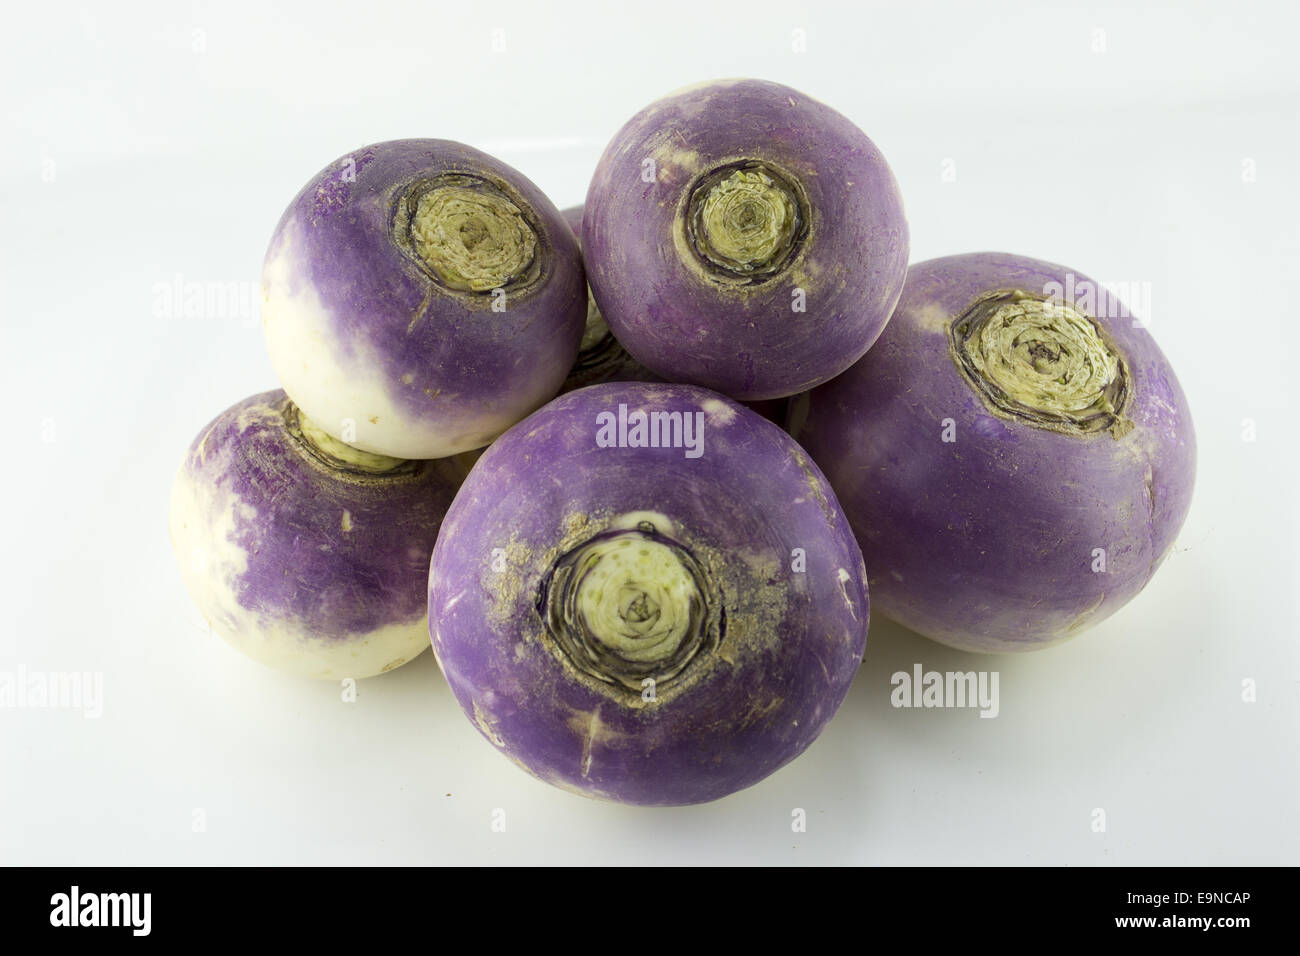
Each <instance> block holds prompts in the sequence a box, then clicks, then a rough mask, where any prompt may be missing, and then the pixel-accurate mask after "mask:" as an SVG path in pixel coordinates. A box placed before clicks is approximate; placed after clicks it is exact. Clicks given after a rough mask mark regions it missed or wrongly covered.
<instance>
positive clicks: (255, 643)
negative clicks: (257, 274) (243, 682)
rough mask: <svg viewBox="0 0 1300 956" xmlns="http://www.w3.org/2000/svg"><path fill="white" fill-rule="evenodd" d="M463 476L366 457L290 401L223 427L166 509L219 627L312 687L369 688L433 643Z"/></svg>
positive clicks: (204, 440)
mask: <svg viewBox="0 0 1300 956" xmlns="http://www.w3.org/2000/svg"><path fill="white" fill-rule="evenodd" d="M463 477H464V470H463V468H462V467H461V466H460V465H458V464H457V463H456V462H455V461H453V460H442V461H405V460H401V459H396V458H385V457H383V456H380V455H374V454H370V453H368V452H363V451H358V450H356V449H353V448H349V447H348V446H346V445H343V444H342V443H340V442H338V441H336V440H334V439H333V438H331V437H330V436H329V435H327V434H325V432H323V431H322V430H321V429H319V428H318V427H316V426H315V425H314V424H313V423H312V422H311V421H310V420H309V419H307V418H306V417H305V416H303V415H302V414H301V413H300V412H299V410H298V408H297V406H295V405H294V404H293V403H292V402H290V401H289V399H288V398H287V397H286V395H285V393H284V392H282V391H274V392H265V393H263V394H261V395H254V396H253V397H252V398H248V399H245V400H244V401H242V402H240V403H239V404H238V405H235V406H234V407H233V408H230V409H228V410H227V411H225V412H223V413H222V414H220V415H218V416H217V418H216V419H215V420H213V421H212V423H211V424H209V425H208V426H207V427H206V428H205V429H203V431H202V432H200V433H199V436H198V438H197V439H195V441H194V444H193V445H192V446H191V447H190V450H189V452H188V454H187V455H186V456H185V461H184V463H183V464H182V465H181V468H180V471H179V473H178V474H177V476H176V482H175V484H174V486H173V489H172V499H171V521H170V525H171V537H172V544H173V546H174V547H175V549H176V555H177V558H178V559H179V561H180V566H181V574H182V577H183V578H184V580H185V585H186V587H187V588H188V589H189V592H190V594H191V596H192V597H193V598H194V601H195V602H196V604H197V605H198V607H199V610H200V611H201V612H202V613H203V615H204V617H206V618H207V620H208V622H209V624H210V625H211V627H212V629H213V630H214V631H215V632H216V633H217V634H219V635H220V636H221V637H222V638H224V639H225V640H226V641H227V642H229V643H230V644H232V645H233V646H234V647H236V648H238V649H239V650H241V651H243V652H244V653H245V654H247V655H248V656H250V657H252V658H254V659H256V660H259V661H261V662H262V663H264V664H268V665H270V666H272V667H275V668H278V669H280V670H284V671H289V672H291V673H294V674H298V675H301V676H305V677H318V678H329V679H336V680H337V679H340V678H344V677H354V678H361V677H369V676H371V675H374V674H379V673H382V672H384V671H389V670H392V669H393V668H395V667H398V666H399V665H401V664H404V663H406V662H407V661H409V660H411V659H412V658H414V657H416V656H417V655H418V654H420V653H421V652H422V651H423V650H424V649H425V648H426V647H428V643H429V635H428V625H427V622H426V616H427V610H428V604H427V600H428V595H427V586H428V571H429V555H430V554H431V553H432V550H433V543H434V541H435V540H436V538H437V535H438V527H439V525H440V524H441V522H442V517H443V515H444V514H445V513H446V510H447V506H448V505H450V504H451V500H452V497H453V496H454V495H455V492H456V488H457V487H458V486H459V483H460V480H461V479H462V478H463Z"/></svg>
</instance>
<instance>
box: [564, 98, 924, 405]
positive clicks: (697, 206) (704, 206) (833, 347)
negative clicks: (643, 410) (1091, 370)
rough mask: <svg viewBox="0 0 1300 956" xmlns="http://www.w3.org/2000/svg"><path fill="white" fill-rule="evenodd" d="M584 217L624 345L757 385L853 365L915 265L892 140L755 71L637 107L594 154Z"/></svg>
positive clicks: (778, 391) (599, 297)
mask: <svg viewBox="0 0 1300 956" xmlns="http://www.w3.org/2000/svg"><path fill="white" fill-rule="evenodd" d="M647 180H648V181H647ZM582 229H583V248H584V252H585V255H586V264H587V280H588V282H589V283H590V285H591V289H592V293H593V294H594V296H595V299H596V302H597V303H598V304H599V307H600V310H601V312H602V313H603V314H604V316H605V318H606V320H607V321H608V322H609V326H610V328H611V329H612V330H613V331H614V334H615V335H616V336H618V339H619V341H620V342H622V343H623V345H624V346H625V347H626V348H627V350H628V351H629V352H630V353H632V355H633V356H634V357H636V358H637V359H638V360H639V361H640V362H641V363H643V364H644V365H645V366H646V367H647V368H649V369H650V370H651V371H653V372H656V373H657V374H659V375H661V376H663V377H664V378H665V379H667V380H669V381H674V382H688V383H691V384H695V385H702V386H705V387H708V388H712V389H716V390H718V391H720V392H723V393H725V394H727V395H729V396H731V397H732V398H735V399H739V400H744V401H749V400H759V399H768V398H782V397H785V396H788V395H793V394H796V393H798V392H801V391H804V390H806V389H808V388H811V387H813V386H814V385H818V384H820V383H822V382H825V381H827V380H828V379H830V378H832V377H833V376H835V375H838V374H839V373H840V372H842V371H844V370H845V369H846V368H848V367H849V366H850V365H852V364H853V363H854V362H855V361H856V360H857V359H858V358H860V357H861V356H862V354H863V353H864V352H866V351H867V349H868V348H870V347H871V344H872V343H873V342H874V341H875V340H876V338H877V336H879V335H880V331H881V329H883V328H884V327H885V323H886V322H887V321H888V320H889V316H890V313H891V311H892V310H893V308H894V304H895V302H897V300H898V295H899V292H900V290H901V289H902V285H903V278H904V275H905V273H906V271H907V254H908V228H907V221H906V218H905V217H904V214H903V203H902V198H901V197H900V195H899V192H898V185H897V183H896V182H895V181H894V176H893V174H892V173H891V172H890V169H889V166H888V165H887V164H886V162H885V159H884V157H883V156H882V155H881V154H880V151H879V150H877V149H876V147H875V146H874V145H873V144H872V142H871V140H869V139H868V138H867V137H866V135H865V134H864V133H863V132H862V131H861V130H859V129H858V128H857V127H856V126H854V125H853V124H852V123H851V122H850V121H849V120H848V119H846V118H845V117H844V116H842V115H841V114H839V113H837V112H835V111H834V110H832V109H831V108H830V107H828V106H825V105H823V104H822V103H819V102H817V101H816V100H813V99H811V98H810V97H807V96H805V95H803V94H802V93H799V92H797V91H795V90H792V89H790V88H789V87H786V86H780V85H778V84H776V83H768V82H763V81H759V80H729V81H722V82H716V83H709V84H705V85H703V86H698V87H693V88H689V89H687V90H684V91H680V92H678V93H675V94H672V95H670V96H668V97H666V98H665V99H662V100H659V101H658V102H656V103H653V104H651V105H650V106H648V107H647V108H645V109H644V110H642V111H641V112H640V113H638V114H637V115H636V116H634V117H633V118H632V119H631V120H630V121H629V122H628V123H627V124H626V125H625V126H624V127H623V128H622V129H621V130H620V131H619V132H618V133H617V135H615V137H614V139H613V141H612V142H611V143H610V144H609V146H608V147H607V148H606V150H605V153H604V155H603V156H602V158H601V160H600V163H599V165H598V166H597V168H596V173H595V176H594V177H593V179H592V182H591V186H590V188H589V190H588V192H587V203H586V209H585V215H584V217H583V227H582ZM710 237H711V238H710ZM715 240H716V241H715Z"/></svg>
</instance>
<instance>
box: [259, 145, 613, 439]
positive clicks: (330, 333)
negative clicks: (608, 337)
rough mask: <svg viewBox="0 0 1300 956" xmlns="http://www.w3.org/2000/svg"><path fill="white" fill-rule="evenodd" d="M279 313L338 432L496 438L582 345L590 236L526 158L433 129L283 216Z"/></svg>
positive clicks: (364, 156) (272, 327)
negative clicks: (581, 238)
mask: <svg viewBox="0 0 1300 956" xmlns="http://www.w3.org/2000/svg"><path fill="white" fill-rule="evenodd" d="M263 286H264V293H265V304H264V308H263V327H264V330H265V333H266V343H267V347H268V349H269V350H270V353H271V361H272V364H273V365H274V367H275V371H276V374H277V375H278V376H279V379H280V383H281V384H282V385H283V386H284V389H285V391H286V392H288V393H289V396H290V397H291V398H292V399H293V401H294V402H295V403H296V404H297V405H298V406H299V407H300V408H302V410H303V412H304V413H305V414H307V415H308V416H310V417H311V419H312V420H313V421H315V422H316V423H317V425H318V426H319V427H320V428H322V429H324V430H325V431H326V432H327V433H328V434H330V435H331V436H333V437H334V438H337V439H340V440H342V441H344V442H346V443H348V444H349V445H352V446H354V447H356V448H359V449H362V450H364V451H370V452H374V453H376V454H382V455H389V456H396V457H400V458H441V457H444V456H449V455H454V454H457V453H458V452H462V451H467V450H469V449H472V448H478V447H481V446H483V445H486V444H487V443H488V442H489V441H491V440H492V439H493V438H494V437H495V436H496V435H498V434H500V433H501V432H502V431H504V430H505V429H506V428H508V427H509V426H510V425H512V424H513V423H514V422H516V421H518V420H519V419H520V418H522V417H524V416H525V415H527V414H528V413H529V412H531V411H532V410H533V409H535V408H537V407H538V406H540V405H542V404H543V403H544V402H546V401H547V400H548V399H549V398H551V396H553V395H554V394H555V393H556V391H557V390H558V389H559V387H560V384H561V383H562V382H563V381H564V377H565V375H566V374H567V373H568V370H569V368H570V367H571V366H572V365H573V361H574V358H575V357H576V356H577V354H578V342H579V340H580V339H581V338H582V329H583V323H584V320H585V316H586V309H587V306H586V286H585V284H584V281H583V271H582V261H581V257H580V254H579V251H578V243H577V242H576V240H575V239H574V236H573V233H572V231H571V230H570V229H569V227H568V226H567V225H566V224H565V222H564V220H563V218H561V216H560V213H559V211H558V210H557V209H556V208H555V207H554V205H552V204H551V202H550V200H548V199H547V198H546V197H545V196H544V195H542V193H541V191H540V190H539V189H538V188H537V187H536V186H534V185H533V184H532V183H531V182H529V181H528V180H527V179H525V178H524V177H523V176H522V175H521V174H520V173H518V172H516V171H515V170H513V169H511V168H510V167H509V166H507V165H505V164H504V163H502V162H499V161H498V160H496V159H493V158H492V157H490V156H487V155H486V154H484V153H481V152H479V151H478V150H475V149H471V148H470V147H468V146H462V145H460V144H458V143H452V142H448V141H446V140H435V139H410V140H396V141H392V142H386V143H378V144H376V145H374V146H370V147H367V148H366V149H363V150H361V151H359V152H358V153H356V154H355V155H352V156H348V157H344V158H343V159H341V160H339V161H337V162H335V163H332V164H330V165H329V166H327V167H326V168H325V169H324V170H322V171H321V172H320V173H319V174H317V176H316V177H315V178H314V179H312V181H311V182H309V183H308V184H307V185H306V186H305V187H304V188H303V190H302V192H300V193H299V194H298V196H297V198H295V199H294V201H293V203H292V204H291V205H290V206H289V208H288V210H286V212H285V213H284V216H283V217H282V218H281V220H280V224H279V225H278V226H277V227H276V230H275V235H274V236H273V237H272V239H271V245H270V248H269V249H268V251H267V255H266V264H265V267H264V270H263Z"/></svg>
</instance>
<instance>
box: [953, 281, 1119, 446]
mask: <svg viewBox="0 0 1300 956" xmlns="http://www.w3.org/2000/svg"><path fill="white" fill-rule="evenodd" d="M950 341H951V346H952V354H953V359H954V360H955V361H956V363H957V367H958V368H959V369H960V370H961V372H962V375H963V376H964V377H965V379H966V381H967V382H968V383H969V384H970V385H971V387H972V388H974V389H975V391H976V392H978V393H979V395H980V397H981V398H982V399H983V400H984V402H985V404H986V405H987V406H988V407H989V408H990V410H991V411H993V412H994V413H995V414H998V415H1001V416H1003V417H1008V418H1013V419H1016V420H1018V421H1022V422H1025V423H1026V424H1029V425H1033V426H1036V427H1039V428H1047V429H1051V430H1053V431H1059V432H1064V433H1066V434H1080V435H1083V434H1092V433H1095V432H1102V431H1106V432H1109V433H1110V434H1111V436H1112V437H1114V438H1119V437H1121V436H1123V435H1124V434H1125V433H1126V432H1128V431H1129V430H1131V429H1132V427H1133V423H1132V422H1131V421H1129V419H1128V418H1126V417H1125V415H1124V409H1125V407H1126V405H1127V403H1128V397H1129V390H1130V389H1129V373H1128V367H1127V365H1126V363H1125V361H1124V358H1123V356H1121V355H1120V353H1119V351H1118V349H1116V347H1115V345H1114V344H1113V343H1112V342H1111V341H1110V340H1109V339H1108V337H1107V336H1106V335H1105V334H1104V333H1103V332H1102V329H1101V327H1100V326H1099V325H1098V324H1097V322H1096V321H1095V320H1094V319H1092V318H1089V317H1088V316H1087V315H1085V314H1083V313H1082V312H1080V311H1078V310H1076V309H1075V308H1073V307H1071V306H1069V305H1066V304H1064V303H1062V302H1057V301H1054V300H1053V299H1050V298H1047V297H1045V296H1039V295H1036V294H1033V293H1029V292H1025V291H1023V290H1019V289H1009V290H998V291H995V292H989V293H987V294H985V295H982V296H980V297H979V298H977V299H976V300H975V301H974V302H973V303H972V304H971V305H970V307H969V308H968V309H967V310H966V311H965V312H963V313H962V314H961V315H959V316H958V317H957V318H956V319H955V320H954V321H953V323H952V328H951V333H950Z"/></svg>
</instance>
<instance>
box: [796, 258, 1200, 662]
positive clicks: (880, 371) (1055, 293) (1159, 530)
mask: <svg viewBox="0 0 1300 956" xmlns="http://www.w3.org/2000/svg"><path fill="white" fill-rule="evenodd" d="M803 416H806V420H805V421H804V422H803V424H802V426H800V425H799V424H798V423H797V419H799V418H801V417H803ZM792 417H793V418H794V419H796V422H795V424H794V427H793V433H794V434H795V436H796V437H797V438H798V439H799V440H800V441H801V442H802V443H803V444H804V445H805V447H806V448H807V449H808V451H809V453H810V454H811V455H812V456H813V458H814V459H815V460H816V461H817V462H819V463H820V464H821V466H822V468H824V469H825V471H826V475H827V477H828V478H829V479H830V482H831V484H832V486H834V488H835V490H836V492H837V493H838V495H839V499H840V501H841V502H842V503H843V505H844V509H845V512H846V513H847V514H848V516H849V519H850V521H851V522H852V524H853V527H854V529H855V531H856V532H857V535H858V541H859V542H860V543H861V545H862V550H863V553H864V555H865V556H866V561H867V568H868V570H869V572H870V575H871V597H872V599H873V602H874V603H875V605H876V610H877V611H879V612H880V613H882V614H884V615H885V616H886V617H890V618H893V619H894V620H896V621H899V622H901V623H902V624H904V625H906V626H907V627H909V628H912V629H913V630H915V631H918V632H920V633H921V634H924V635H926V636H928V637H931V638H934V639H935V640H938V641H942V642H943V643H945V644H950V645H952V646H954V647H958V648H963V649H966V650H973V651H1018V650H1032V649H1035V648H1039V647H1044V646H1046V645H1049V644H1052V643H1054V642H1057V641H1061V640H1064V639H1066V638H1069V637H1072V636H1074V635H1076V634H1078V633H1079V632H1080V631H1082V630H1083V629H1084V628H1086V627H1089V626H1091V625H1093V624H1096V623H1097V622H1098V621H1101V620H1102V619H1103V618H1105V617H1107V616H1108V615H1109V614H1111V613H1112V612H1114V611H1115V610H1117V609H1118V608H1120V607H1122V606H1123V605H1124V604H1125V603H1126V602H1127V601H1128V600H1130V599H1131V598H1132V597H1133V596H1134V595H1136V594H1137V593H1138V592H1139V591H1141V590H1142V588H1143V587H1144V586H1145V585H1146V583H1147V582H1148V581H1149V580H1150V579H1151V576H1152V575H1153V574H1154V573H1155V571H1156V568H1158V567H1159V566H1160V563H1161V561H1163V560H1164V558H1165V556H1166V554H1168V552H1169V549H1170V546H1171V545H1172V544H1173V541H1174V536H1175V534H1176V533H1177V532H1178V529H1179V527H1180V526H1181V525H1182V522H1183V519H1184V517H1185V516H1186V514H1187V510H1188V506H1189V504H1190V502H1191V496H1192V484H1193V478H1194V474H1195V468H1196V441H1195V436H1194V433H1193V430H1192V420H1191V416H1190V414H1189V412H1188V409H1187V402H1186V400H1185V399H1184V397H1183V392H1182V389H1181V388H1180V387H1179V385H1178V380H1177V378H1176V377H1175V376H1174V372H1173V369H1171V368H1170V367H1169V363H1168V362H1167V361H1166V360H1165V357H1164V356H1163V355H1162V354H1161V352H1160V349H1159V348H1157V346H1156V343H1155V342H1154V340H1153V339H1152V337H1151V334H1150V332H1149V331H1148V330H1147V329H1146V328H1145V327H1144V326H1143V325H1142V324H1141V323H1140V322H1139V321H1137V320H1136V319H1135V318H1134V317H1133V316H1131V315H1130V314H1129V312H1128V310H1127V309H1126V308H1125V307H1124V306H1123V304H1122V303H1121V302H1119V300H1118V299H1116V298H1115V297H1114V296H1113V295H1112V294H1110V293H1109V292H1107V291H1106V290H1105V289H1104V288H1103V287H1101V286H1098V285H1097V284H1096V283H1094V282H1093V281H1092V280H1090V279H1088V278H1087V277H1085V276H1080V275H1078V274H1076V273H1072V272H1070V271H1069V270H1067V269H1065V268H1064V267H1062V266H1058V265H1052V264H1051V263H1047V262H1040V261H1038V260H1035V259H1026V258H1023V257H1020V256H1013V255H1006V254H1000V253H980V254H975V255H963V256H953V257H951V258H946V259H934V260H931V261H929V262H922V263H919V264H917V265H914V266H913V267H912V268H911V270H910V271H909V273H908V278H907V285H906V287H905V288H904V290H903V295H902V299H901V300H900V302H899V304H898V309H897V311H896V312H895V313H894V316H893V318H892V319H891V320H890V323H889V326H888V328H887V329H886V330H885V333H884V334H883V335H882V336H881V338H880V341H879V342H877V343H876V345H875V346H874V347H873V348H872V350H871V351H870V352H869V353H868V354H867V355H866V357H865V358H863V359H862V360H861V361H860V362H858V363H857V364H856V365H854V366H853V368H851V369H850V370H849V371H847V372H845V373H844V374H843V375H842V376H840V377H839V378H837V379H835V380H834V381H833V382H830V383H829V384H827V385H823V386H821V387H820V388H818V389H815V390H814V391H813V392H812V393H811V395H809V396H808V398H807V406H806V408H804V409H803V410H802V412H796V413H795V414H794V415H793V416H792Z"/></svg>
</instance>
